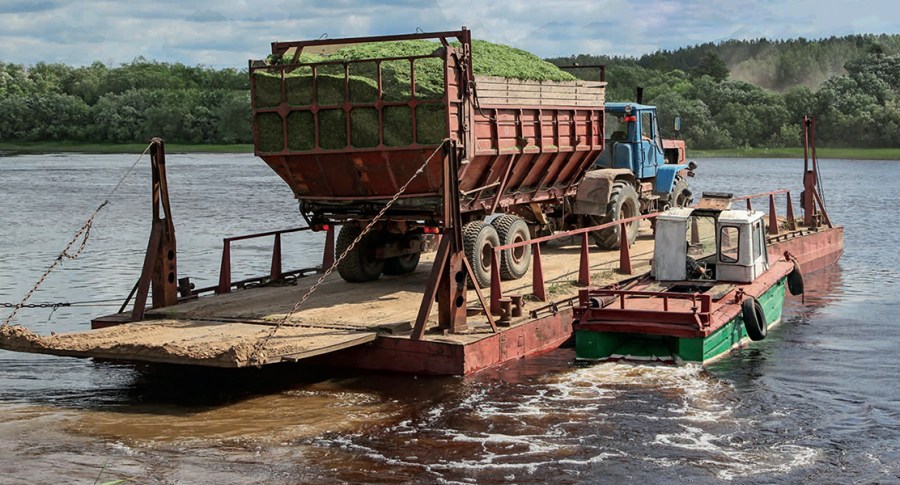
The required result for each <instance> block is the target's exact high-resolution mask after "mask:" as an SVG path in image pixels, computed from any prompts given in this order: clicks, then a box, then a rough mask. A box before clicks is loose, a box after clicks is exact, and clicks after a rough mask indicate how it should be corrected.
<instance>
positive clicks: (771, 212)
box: [769, 194, 778, 236]
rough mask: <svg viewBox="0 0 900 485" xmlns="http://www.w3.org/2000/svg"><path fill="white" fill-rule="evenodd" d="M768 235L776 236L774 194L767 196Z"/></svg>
mask: <svg viewBox="0 0 900 485" xmlns="http://www.w3.org/2000/svg"><path fill="white" fill-rule="evenodd" d="M769 234H771V235H773V236H775V235H778V215H777V214H776V213H775V194H769Z"/></svg>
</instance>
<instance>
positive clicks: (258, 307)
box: [0, 234, 653, 373]
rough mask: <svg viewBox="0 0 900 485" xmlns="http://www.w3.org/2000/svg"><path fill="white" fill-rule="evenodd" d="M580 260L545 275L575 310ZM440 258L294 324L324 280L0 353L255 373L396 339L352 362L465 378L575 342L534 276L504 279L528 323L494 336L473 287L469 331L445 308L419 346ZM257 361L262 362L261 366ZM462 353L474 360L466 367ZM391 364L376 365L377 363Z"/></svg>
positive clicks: (611, 265) (611, 276)
mask: <svg viewBox="0 0 900 485" xmlns="http://www.w3.org/2000/svg"><path fill="white" fill-rule="evenodd" d="M652 253H653V240H652V238H651V237H650V236H649V234H645V235H644V236H643V237H641V238H639V239H638V241H637V243H636V245H635V246H633V247H632V248H631V255H632V264H633V265H634V270H635V272H636V273H640V272H644V271H647V269H649V261H650V258H651V257H652ZM579 257H580V248H579V246H578V245H572V246H562V247H547V248H545V249H543V250H542V265H543V272H544V277H545V281H546V286H547V294H548V299H549V300H551V302H557V303H559V304H560V305H561V306H566V301H567V300H568V301H569V302H571V301H572V300H573V299H574V298H575V297H576V296H577V291H578V288H579V285H577V279H578V267H579ZM431 258H433V254H428V255H423V261H422V263H420V265H419V268H418V269H417V270H416V271H415V272H413V273H411V274H408V275H403V276H393V277H387V276H382V278H381V279H379V280H378V281H376V282H370V283H363V284H358V283H347V282H345V281H343V280H342V279H340V277H339V276H337V275H336V274H333V275H331V276H329V278H328V279H327V280H326V281H325V282H324V283H323V284H322V285H321V286H320V287H319V289H318V290H317V291H316V292H315V293H314V294H313V296H312V297H311V298H310V299H309V300H308V301H307V302H306V303H305V304H304V306H303V307H301V308H300V309H298V310H297V311H296V312H295V313H293V314H292V315H291V316H290V318H288V319H287V320H285V315H286V314H287V313H288V312H289V311H290V310H291V308H292V307H293V306H294V304H295V303H296V302H297V301H298V300H299V299H300V297H301V296H302V295H303V294H304V293H306V291H307V290H308V289H309V287H311V286H312V285H313V284H314V283H315V282H316V281H317V280H318V278H319V275H318V274H314V275H310V276H307V277H303V278H298V279H297V280H295V282H294V283H295V284H284V285H280V286H275V285H273V286H263V287H256V288H244V289H239V290H235V291H233V292H231V293H226V294H219V295H211V296H203V297H200V298H197V299H195V300H193V301H186V302H182V303H180V304H178V305H175V306H171V307H166V308H160V309H155V310H148V311H147V313H146V315H145V320H144V321H142V322H136V323H125V324H120V325H114V326H110V327H107V328H102V329H98V330H91V331H87V332H75V333H66V334H57V335H51V336H40V335H35V334H32V333H30V332H29V331H27V330H25V329H24V328H22V327H8V328H3V329H0V348H4V349H8V350H15V351H21V352H36V353H46V354H55V355H65V356H78V357H100V358H107V359H118V360H130V361H145V362H162V363H171V364H188V365H203V366H215V367H247V366H252V365H257V364H272V363H278V362H284V361H296V360H300V359H305V358H309V357H314V356H317V355H321V354H325V353H331V352H334V351H336V350H341V349H346V348H349V347H355V346H360V345H363V344H367V343H372V342H374V341H375V340H380V341H384V340H391V341H393V342H381V343H379V344H377V345H374V347H380V348H382V350H385V348H389V349H391V350H390V351H387V350H385V351H384V352H382V354H383V355H382V356H381V357H372V355H379V352H378V351H377V350H378V349H377V348H371V347H367V349H368V351H369V352H368V353H369V354H372V355H369V356H362V355H357V356H356V357H353V356H349V357H348V356H347V355H345V357H346V358H347V359H350V360H360V359H362V360H371V359H373V358H374V359H387V360H390V359H397V358H398V357H397V355H398V353H399V354H403V355H407V356H409V355H410V354H415V355H418V357H416V359H419V360H423V361H425V360H428V359H429V358H428V357H427V356H428V355H431V356H432V357H433V360H434V362H431V363H428V362H422V363H420V364H418V365H419V367H421V368H422V370H423V371H425V372H428V371H434V372H436V373H445V371H447V372H449V373H458V372H459V371H460V370H464V372H465V373H467V372H468V371H469V370H472V369H475V368H479V367H484V366H487V365H492V364H494V363H496V362H495V361H497V360H498V359H500V360H503V359H506V360H508V358H511V357H514V356H515V354H516V352H522V353H523V354H527V353H533V352H534V351H539V350H542V349H545V348H551V347H553V348H555V346H558V345H559V344H560V343H562V342H563V341H565V340H566V339H568V338H569V336H570V335H571V317H570V316H571V313H570V312H569V313H568V315H569V317H560V318H559V322H557V323H555V324H554V327H553V329H552V330H549V331H548V330H547V329H542V328H541V327H540V325H536V324H535V322H537V321H539V320H543V319H546V318H547V314H551V316H555V315H556V314H557V313H558V312H559V310H558V308H553V309H551V310H548V311H547V312H546V313H542V314H541V315H535V316H532V315H530V313H531V312H530V311H531V310H534V309H538V308H541V307H544V306H546V305H548V304H549V303H551V302H540V301H528V298H527V296H528V295H530V294H531V293H532V286H531V281H532V278H531V277H532V275H531V272H530V271H529V273H528V274H526V275H525V276H524V277H523V278H521V279H519V280H515V281H506V282H503V285H502V288H503V293H504V295H515V294H519V295H525V296H526V301H527V303H526V304H525V308H524V314H523V316H522V317H518V318H514V319H513V320H512V322H511V323H510V325H509V326H508V327H503V326H501V327H499V328H498V333H494V332H493V331H492V329H491V327H490V326H489V324H488V322H487V319H486V317H485V316H484V314H483V313H477V312H475V311H474V310H476V309H477V310H479V311H480V309H481V308H480V305H479V304H478V298H477V295H476V293H475V291H474V290H470V291H469V292H468V307H469V308H470V316H469V319H468V330H466V331H464V332H462V333H456V334H444V333H443V332H440V331H438V329H437V313H436V312H437V309H436V307H435V310H433V311H432V315H431V317H430V319H429V323H428V326H426V332H425V336H424V337H423V338H422V339H421V340H418V341H415V340H411V339H410V333H411V330H412V326H413V323H414V321H415V318H416V314H417V312H418V309H419V304H420V303H421V299H422V292H423V290H424V288H425V285H426V280H427V278H428V275H429V272H430V270H431V266H432V264H431V261H430V259H431ZM590 261H591V279H592V283H593V284H594V285H603V284H609V283H614V282H616V281H618V280H622V279H624V278H627V277H628V275H621V274H619V273H617V271H616V270H617V268H618V265H619V252H618V251H600V250H599V249H596V248H591V254H590ZM483 294H484V296H485V298H487V297H488V290H487V289H485V290H483ZM567 306H569V307H570V306H571V304H569V305H567ZM282 321H284V324H283V325H282V326H281V327H280V328H279V329H278V330H277V332H275V334H274V336H273V337H272V338H271V339H270V340H269V341H268V342H267V343H266V345H265V348H264V349H263V350H262V351H261V352H259V353H258V355H254V354H256V351H255V349H256V348H257V345H258V344H259V342H260V341H261V340H262V339H265V338H266V336H267V335H268V334H269V333H270V331H271V330H272V328H273V326H274V325H276V324H278V323H279V322H282ZM510 332H512V333H510ZM531 340H533V342H532V341H531ZM526 341H527V342H526ZM475 344H481V347H483V348H482V350H476V351H475V353H470V354H469V355H468V357H466V352H467V351H468V350H463V348H465V347H468V346H473V345H475ZM448 346H449V347H448ZM450 347H453V348H450ZM477 347H478V346H477V345H475V348H476V349H477ZM507 347H509V348H507ZM373 351H374V352H373ZM392 352H393V354H392ZM495 354H496V355H495ZM348 355H349V354H348ZM441 355H443V356H444V357H446V359H445V361H444V362H442V361H441V359H440V356H441ZM254 356H255V357H257V359H253V357H254ZM460 356H463V360H465V359H468V362H457V361H459V359H460ZM401 360H402V358H401ZM451 361H452V362H451ZM344 363H348V362H344ZM351 364H352V363H351ZM357 364H358V365H361V366H363V367H366V366H367V365H365V364H359V363H357ZM384 365H385V364H384V363H381V364H379V363H376V362H370V363H369V365H368V366H371V367H384ZM460 366H462V367H460ZM409 367H413V368H415V367H416V366H415V365H412V366H409V365H406V368H409ZM463 368H464V369H463Z"/></svg>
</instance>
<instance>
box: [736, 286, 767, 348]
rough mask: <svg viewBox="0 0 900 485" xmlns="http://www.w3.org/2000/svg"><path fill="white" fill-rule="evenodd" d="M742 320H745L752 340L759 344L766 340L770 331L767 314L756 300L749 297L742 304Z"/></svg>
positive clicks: (748, 334) (745, 325) (745, 326)
mask: <svg viewBox="0 0 900 485" xmlns="http://www.w3.org/2000/svg"><path fill="white" fill-rule="evenodd" d="M741 318H742V319H743V320H744V328H746V329H747V336H748V337H750V340H753V341H754V342H758V341H760V340H762V339H764V338H766V333H767V330H768V327H767V325H766V314H765V313H764V312H763V307H762V305H760V304H759V301H757V300H756V298H753V297H752V296H748V297H746V298H745V299H744V301H743V302H741Z"/></svg>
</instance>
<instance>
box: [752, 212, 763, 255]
mask: <svg viewBox="0 0 900 485" xmlns="http://www.w3.org/2000/svg"><path fill="white" fill-rule="evenodd" d="M760 256H762V222H761V221H760V222H757V223H756V224H753V261H756V260H758V259H759V257H760Z"/></svg>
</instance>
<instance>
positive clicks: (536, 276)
mask: <svg viewBox="0 0 900 485" xmlns="http://www.w3.org/2000/svg"><path fill="white" fill-rule="evenodd" d="M659 214H660V213H659V212H654V213H651V214H643V215H639V216H634V217H629V218H626V219H619V220H617V221H612V222H607V223H604V224H599V225H596V226H590V227H582V228H578V229H572V230H569V231H564V232H559V233H556V234H551V235H549V236H542V237H537V238H534V239H529V240H527V241H520V242H515V243H510V244H505V245H502V246H496V247H494V248H493V251H492V252H491V301H490V309H491V313H492V314H494V315H499V314H500V300H501V299H502V298H503V294H502V289H501V287H500V264H499V261H500V251H508V250H511V249H514V248H518V247H524V246H531V254H532V268H533V269H532V282H531V285H532V293H533V294H534V295H535V297H536V298H538V299H539V300H541V301H547V290H546V285H545V283H544V270H543V265H542V264H541V244H542V243H545V242H548V241H553V240H554V239H560V238H564V237H571V236H579V235H580V236H581V256H580V261H579V265H578V284H581V285H585V286H587V285H590V284H591V272H590V271H591V265H590V249H589V248H590V237H589V233H591V232H594V231H599V230H601V229H607V228H610V227H615V226H617V225H618V226H620V227H621V232H620V238H621V244H620V247H619V272H620V273H622V274H632V267H631V250H630V249H629V247H628V244H627V241H628V229H627V227H628V224H630V223H632V222H635V221H641V220H645V219H653V218H655V217H657V216H659Z"/></svg>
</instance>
